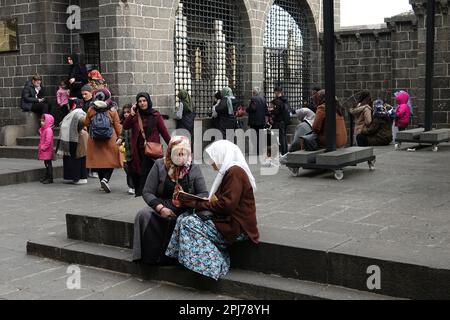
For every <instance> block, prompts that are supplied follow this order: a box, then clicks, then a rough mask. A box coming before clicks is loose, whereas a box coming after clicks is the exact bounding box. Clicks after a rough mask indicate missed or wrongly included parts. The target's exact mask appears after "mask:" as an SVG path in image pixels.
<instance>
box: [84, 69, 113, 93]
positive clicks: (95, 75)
mask: <svg viewBox="0 0 450 320" xmlns="http://www.w3.org/2000/svg"><path fill="white" fill-rule="evenodd" d="M88 79H89V85H90V86H91V87H92V89H94V90H95V91H97V90H100V89H103V88H106V87H107V86H108V84H107V83H106V80H105V78H103V76H102V74H101V73H100V71H98V70H96V69H93V70H91V71H89V73H88Z"/></svg>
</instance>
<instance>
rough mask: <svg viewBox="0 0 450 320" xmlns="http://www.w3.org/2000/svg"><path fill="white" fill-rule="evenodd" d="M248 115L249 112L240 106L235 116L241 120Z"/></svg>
mask: <svg viewBox="0 0 450 320" xmlns="http://www.w3.org/2000/svg"><path fill="white" fill-rule="evenodd" d="M246 114H247V111H246V110H245V107H243V106H240V107H239V108H237V110H236V112H235V113H234V116H235V117H236V118H241V117H243V116H245V115H246Z"/></svg>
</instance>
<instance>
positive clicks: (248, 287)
mask: <svg viewBox="0 0 450 320" xmlns="http://www.w3.org/2000/svg"><path fill="white" fill-rule="evenodd" d="M27 254H29V255H36V256H39V257H44V258H49V259H54V260H59V261H63V262H67V263H70V264H80V265H85V266H91V267H95V268H101V269H106V270H110V271H115V272H121V273H127V274H131V275H133V276H137V277H141V278H143V279H145V280H152V281H165V282H170V283H174V284H177V285H181V286H183V287H190V288H194V289H197V290H202V291H209V292H214V293H219V294H224V295H229V296H233V297H236V298H241V299H265V300H269V299H283V300H287V299H289V300H312V299H314V300H393V299H394V298H392V297H388V296H382V295H377V294H373V293H368V292H361V291H357V290H351V289H347V288H343V287H338V286H333V285H324V284H319V283H313V282H308V281H300V280H296V279H288V278H281V277H278V276H274V275H268V274H262V273H258V272H251V271H245V270H239V269H233V270H230V272H229V273H228V274H227V275H226V276H225V277H223V278H222V279H220V280H219V281H214V280H213V279H209V278H207V277H204V276H201V275H199V274H197V273H195V272H192V271H189V270H187V269H185V268H183V267H181V266H170V267H167V266H166V267H161V266H159V267H156V266H149V265H145V264H142V263H135V262H132V261H131V250H129V249H123V248H117V247H111V246H104V245H99V244H93V243H87V242H81V241H71V240H67V239H64V237H62V236H59V237H52V238H47V239H44V240H38V241H28V243H27Z"/></svg>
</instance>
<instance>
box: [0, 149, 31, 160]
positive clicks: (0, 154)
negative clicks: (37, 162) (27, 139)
mask: <svg viewBox="0 0 450 320" xmlns="http://www.w3.org/2000/svg"><path fill="white" fill-rule="evenodd" d="M37 157H38V147H37V146H34V147H33V146H11V147H0V158H17V159H37Z"/></svg>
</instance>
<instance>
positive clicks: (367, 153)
mask: <svg viewBox="0 0 450 320" xmlns="http://www.w3.org/2000/svg"><path fill="white" fill-rule="evenodd" d="M345 150H347V151H350V152H355V153H356V160H359V159H364V158H369V157H371V156H373V147H349V148H345Z"/></svg>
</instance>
